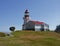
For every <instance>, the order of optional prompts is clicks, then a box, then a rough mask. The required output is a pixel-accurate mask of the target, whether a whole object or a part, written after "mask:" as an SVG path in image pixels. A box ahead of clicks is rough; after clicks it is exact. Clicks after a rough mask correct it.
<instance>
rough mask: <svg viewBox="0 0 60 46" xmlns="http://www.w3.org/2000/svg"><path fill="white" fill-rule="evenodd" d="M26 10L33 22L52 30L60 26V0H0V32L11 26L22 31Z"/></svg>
mask: <svg viewBox="0 0 60 46" xmlns="http://www.w3.org/2000/svg"><path fill="white" fill-rule="evenodd" d="M26 9H28V10H29V12H30V18H31V20H35V21H42V22H45V23H47V24H49V28H50V30H55V28H56V26H57V25H59V24H60V0H0V32H9V31H10V30H9V27H11V26H15V28H16V30H21V29H22V24H23V16H24V11H25V10H26Z"/></svg>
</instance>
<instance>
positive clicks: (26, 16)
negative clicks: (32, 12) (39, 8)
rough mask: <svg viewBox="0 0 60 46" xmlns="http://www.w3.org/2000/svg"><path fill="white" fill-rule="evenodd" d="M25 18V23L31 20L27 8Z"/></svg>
mask: <svg viewBox="0 0 60 46" xmlns="http://www.w3.org/2000/svg"><path fill="white" fill-rule="evenodd" d="M23 20H24V24H26V23H28V22H29V21H30V18H29V11H28V10H27V9H26V10H25V12H24V17H23Z"/></svg>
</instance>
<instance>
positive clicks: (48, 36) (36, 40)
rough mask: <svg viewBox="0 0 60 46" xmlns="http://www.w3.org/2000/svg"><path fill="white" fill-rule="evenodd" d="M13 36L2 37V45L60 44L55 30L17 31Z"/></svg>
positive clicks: (45, 45)
mask: <svg viewBox="0 0 60 46" xmlns="http://www.w3.org/2000/svg"><path fill="white" fill-rule="evenodd" d="M12 34H13V35H14V36H13V37H0V46H60V34H57V33H55V32H34V31H16V32H13V33H12Z"/></svg>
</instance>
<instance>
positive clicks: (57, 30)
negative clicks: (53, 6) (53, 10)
mask: <svg viewBox="0 0 60 46" xmlns="http://www.w3.org/2000/svg"><path fill="white" fill-rule="evenodd" d="M55 32H58V33H59V32H60V25H58V26H56V29H55Z"/></svg>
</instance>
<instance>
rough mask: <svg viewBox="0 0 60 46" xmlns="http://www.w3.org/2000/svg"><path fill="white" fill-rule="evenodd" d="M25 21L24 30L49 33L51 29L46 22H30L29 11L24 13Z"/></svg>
mask: <svg viewBox="0 0 60 46" xmlns="http://www.w3.org/2000/svg"><path fill="white" fill-rule="evenodd" d="M23 21H24V23H23V25H22V30H33V31H47V30H48V29H49V25H48V24H46V23H44V22H41V21H34V20H30V16H29V11H28V10H27V9H26V10H25V12H24V17H23Z"/></svg>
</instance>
